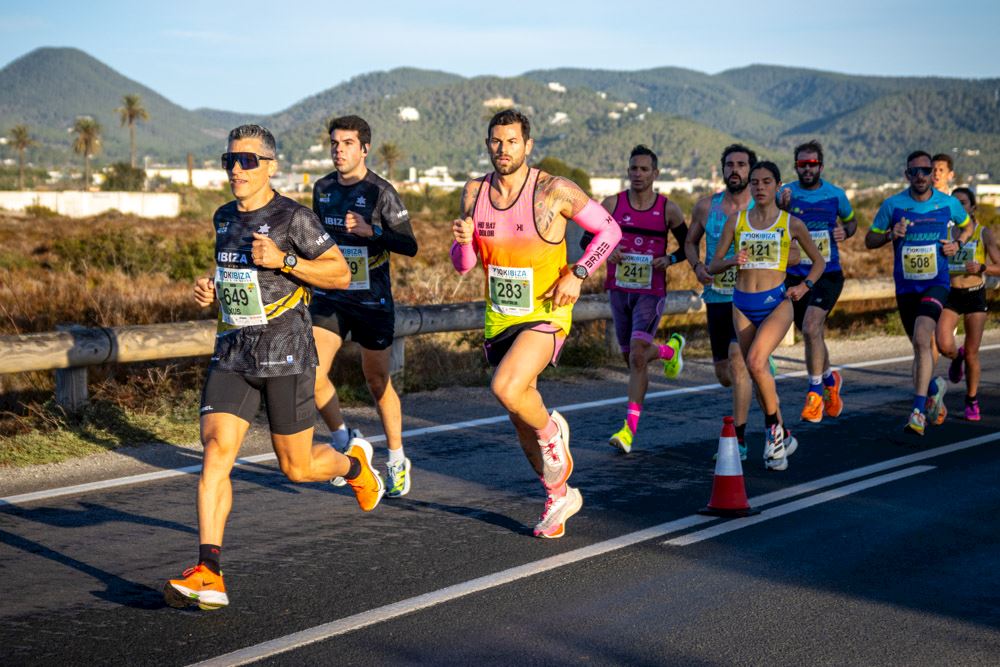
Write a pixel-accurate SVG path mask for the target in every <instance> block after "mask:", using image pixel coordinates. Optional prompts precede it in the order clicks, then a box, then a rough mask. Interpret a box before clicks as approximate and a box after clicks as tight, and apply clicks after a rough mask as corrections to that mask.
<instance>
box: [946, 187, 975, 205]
mask: <svg viewBox="0 0 1000 667" xmlns="http://www.w3.org/2000/svg"><path fill="white" fill-rule="evenodd" d="M960 192H961V193H962V194H963V195H965V196H966V197H968V198H969V203H970V204H972V205H973V206H975V205H976V193H975V192H973V191H972V188H967V187H965V186H962V187H960V188H955V189H954V190H952V191H951V196H952V197H954V196H955V195H957V194H958V193H960Z"/></svg>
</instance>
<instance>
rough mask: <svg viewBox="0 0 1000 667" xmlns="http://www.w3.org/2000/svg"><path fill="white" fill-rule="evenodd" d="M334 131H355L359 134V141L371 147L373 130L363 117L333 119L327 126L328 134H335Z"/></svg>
mask: <svg viewBox="0 0 1000 667" xmlns="http://www.w3.org/2000/svg"><path fill="white" fill-rule="evenodd" d="M334 130H354V131H355V132H357V133H358V141H360V142H361V143H362V144H364V145H366V146H371V143H372V128H371V126H370V125H368V122H367V121H366V120H365V119H364V118H362V117H361V116H339V117H337V118H334V119H332V120H331V121H330V122H329V123H327V125H326V133H327V134H333V131H334Z"/></svg>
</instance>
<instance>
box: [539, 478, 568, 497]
mask: <svg viewBox="0 0 1000 667" xmlns="http://www.w3.org/2000/svg"><path fill="white" fill-rule="evenodd" d="M541 480H542V486H543V487H544V488H545V493H546V495H550V496H552V497H553V498H562V497H563V496H565V495H566V483H565V482H563V484H562V485H561V486H557V487H555V488H552V489H550V488H549V487H547V486H545V478H544V477H542V478H541Z"/></svg>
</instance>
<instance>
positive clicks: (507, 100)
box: [483, 96, 514, 109]
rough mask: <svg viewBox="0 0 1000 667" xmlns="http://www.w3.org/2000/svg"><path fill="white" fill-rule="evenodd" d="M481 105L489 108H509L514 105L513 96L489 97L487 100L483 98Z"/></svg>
mask: <svg viewBox="0 0 1000 667" xmlns="http://www.w3.org/2000/svg"><path fill="white" fill-rule="evenodd" d="M483 106H484V107H487V108H489V109H510V108H511V107H513V106H514V98H513V97H499V96H497V97H491V98H490V99H488V100H483Z"/></svg>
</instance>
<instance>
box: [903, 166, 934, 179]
mask: <svg viewBox="0 0 1000 667" xmlns="http://www.w3.org/2000/svg"><path fill="white" fill-rule="evenodd" d="M932 171H934V169H933V168H931V167H910V168H909V169H907V170H906V175H907V176H909V177H910V178H914V177H916V175H917V174H920V175H921V176H930V175H931V172H932Z"/></svg>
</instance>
